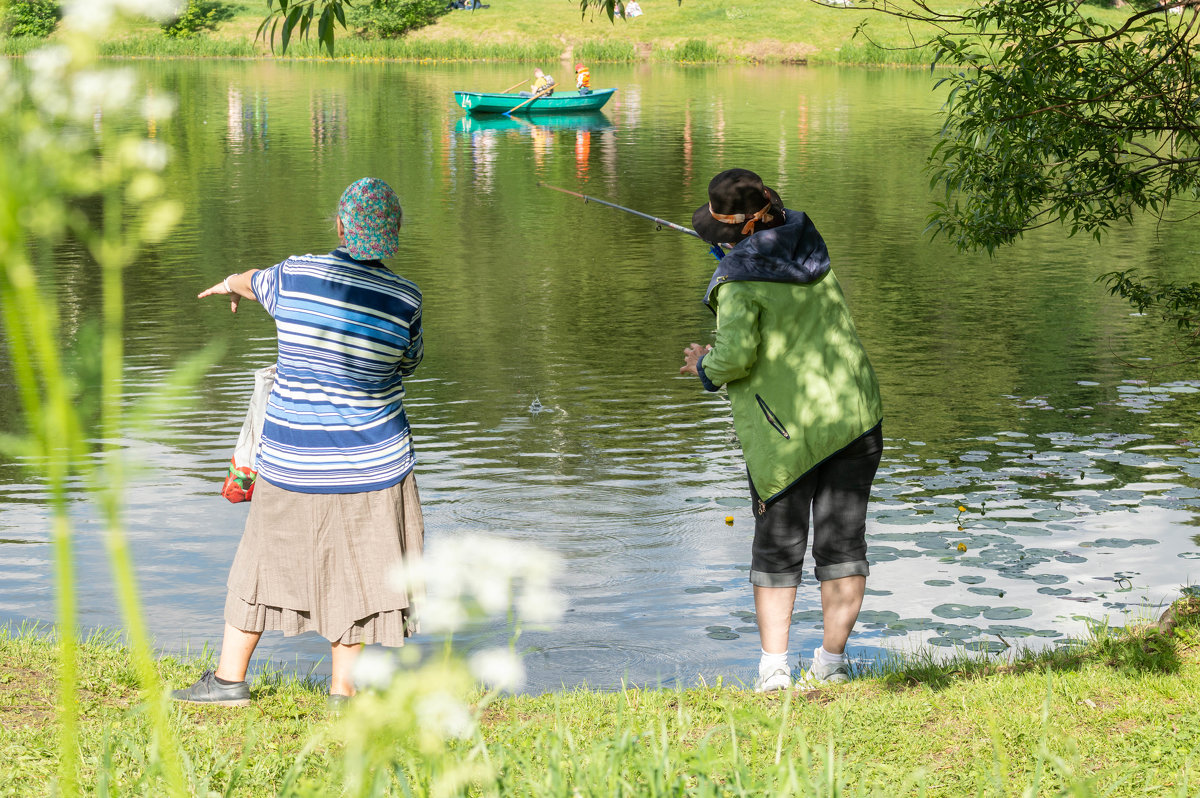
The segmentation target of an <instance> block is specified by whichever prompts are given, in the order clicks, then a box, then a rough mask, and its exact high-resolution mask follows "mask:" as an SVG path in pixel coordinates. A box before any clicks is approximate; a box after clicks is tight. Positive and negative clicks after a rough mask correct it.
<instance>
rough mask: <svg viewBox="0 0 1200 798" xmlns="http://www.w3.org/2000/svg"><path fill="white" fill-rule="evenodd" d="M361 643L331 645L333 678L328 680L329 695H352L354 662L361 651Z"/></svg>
mask: <svg viewBox="0 0 1200 798" xmlns="http://www.w3.org/2000/svg"><path fill="white" fill-rule="evenodd" d="M362 649H363V647H362V643H355V644H354V645H351V646H347V645H343V644H341V643H333V644H332V646H331V650H332V660H333V678H331V679H330V680H329V694H330V695H354V661H355V660H356V659H358V655H359V653H360V652H361V651H362Z"/></svg>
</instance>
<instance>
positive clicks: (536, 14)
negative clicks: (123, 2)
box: [0, 0, 1127, 65]
mask: <svg viewBox="0 0 1200 798" xmlns="http://www.w3.org/2000/svg"><path fill="white" fill-rule="evenodd" d="M230 5H231V6H233V7H234V8H235V9H236V14H235V15H234V17H233V18H232V19H230V20H229V21H227V22H224V23H222V24H221V26H220V27H219V28H218V29H217V30H216V31H215V32H212V33H206V34H203V35H200V36H197V37H194V38H190V39H168V38H167V37H165V36H163V35H162V34H161V33H160V32H159V31H158V30H157V28H155V27H154V26H151V25H143V26H132V27H128V28H127V29H126V30H125V31H124V32H123V33H122V34H120V35H118V36H114V37H112V38H110V40H109V41H107V42H105V44H104V52H105V53H106V54H108V55H120V56H131V57H139V56H144V57H268V56H269V55H270V51H269V49H268V48H267V47H266V46H265V45H264V44H263V43H262V42H257V43H256V42H255V41H254V34H255V31H256V29H257V27H258V23H259V22H260V21H261V19H262V15H263V10H264V7H265V3H263V2H261V1H259V2H250V1H249V0H239V1H238V2H231V3H230ZM945 5H946V10H951V11H952V10H954V9H955V8H958V7H961V4H957V5H956V4H954V3H949V4H945ZM939 7H940V6H939ZM642 8H643V9H644V11H645V14H644V15H643V16H640V17H637V18H634V19H630V20H622V19H619V18H618V19H617V20H616V21H615V22H610V21H609V20H608V18H607V17H605V16H593V15H591V14H589V15H587V16H581V14H580V12H579V6H578V4H577V3H576V2H574V0H494V2H492V3H491V4H490V8H487V9H481V10H479V11H473V12H472V11H453V12H451V13H450V14H448V15H447V16H445V17H443V18H442V19H441V20H440V21H439V22H438V23H437V24H436V25H433V26H431V27H429V28H425V29H423V30H420V31H417V32H415V33H413V34H411V35H410V36H408V37H407V38H404V39H400V40H387V41H379V40H367V39H361V38H356V37H354V36H352V35H350V34H349V33H339V36H340V38H339V41H338V45H337V55H338V57H339V58H350V59H389V60H391V59H399V60H415V61H424V60H434V61H462V60H494V61H525V62H538V63H547V62H552V61H556V60H559V59H561V60H564V61H572V60H575V59H584V60H588V61H592V62H614V63H620V62H647V61H649V62H655V61H659V62H672V63H739V62H740V63H794V64H818V63H825V64H831V63H832V64H922V65H924V64H928V63H929V62H930V60H931V53H930V52H929V51H928V50H926V49H923V48H919V47H918V48H914V45H916V44H919V43H920V42H921V41H922V40H923V34H922V32H921V31H920V30H919V29H913V28H910V26H909V25H908V24H906V23H905V22H903V21H902V20H899V19H896V18H894V17H891V16H887V15H884V14H878V13H872V12H869V11H866V10H862V9H856V8H829V7H821V6H818V5H817V4H815V3H812V2H809V0H795V2H790V3H784V4H781V3H777V2H773V1H772V0H733V2H732V3H731V2H727V1H726V0H720V1H719V0H683V2H682V3H676V2H675V0H647V2H645V3H643V4H642ZM1088 13H1091V14H1094V15H1096V16H1097V17H1100V18H1102V19H1106V20H1108V21H1110V22H1116V21H1118V20H1121V19H1123V18H1124V17H1125V16H1127V12H1125V11H1121V10H1115V9H1107V10H1106V9H1099V8H1093V7H1088ZM864 22H865V23H866V29H865V30H866V34H867V35H865V36H864V35H859V36H858V37H855V35H854V34H855V30H856V28H857V27H858V26H860V25H861V24H863V23H864ZM28 47H29V43H27V42H22V41H19V40H9V41H3V40H0V49H2V50H3V51H4V52H6V53H10V54H16V53H20V52H23V51H24V50H26V49H28ZM293 54H294V56H295V57H299V58H310V57H323V56H321V55H320V54H319V53H318V52H317V50H316V48H315V47H312V46H311V45H304V44H301V45H299V46H297V47H296V48H295V51H294V53H293V51H292V50H289V56H291V55H293Z"/></svg>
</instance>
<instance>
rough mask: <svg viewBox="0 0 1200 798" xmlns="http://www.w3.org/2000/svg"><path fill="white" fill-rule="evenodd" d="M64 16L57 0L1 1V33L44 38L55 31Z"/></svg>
mask: <svg viewBox="0 0 1200 798" xmlns="http://www.w3.org/2000/svg"><path fill="white" fill-rule="evenodd" d="M61 18H62V10H61V9H60V8H59V6H58V3H57V2H56V1H55V0H12V2H10V3H8V4H7V7H5V4H4V3H0V33H3V34H4V35H5V36H31V37H35V38H38V39H44V38H46V37H47V36H49V35H50V34H51V33H54V29H55V27H57V26H58V21H59V19H61Z"/></svg>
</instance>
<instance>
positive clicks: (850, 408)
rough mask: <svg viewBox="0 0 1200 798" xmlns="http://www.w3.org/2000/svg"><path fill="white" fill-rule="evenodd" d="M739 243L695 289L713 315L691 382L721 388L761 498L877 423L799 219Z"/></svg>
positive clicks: (818, 245)
mask: <svg viewBox="0 0 1200 798" xmlns="http://www.w3.org/2000/svg"><path fill="white" fill-rule="evenodd" d="M786 219H787V221H786V223H785V224H783V225H781V226H779V227H776V228H774V229H772V230H763V231H760V232H758V233H755V234H754V235H752V236H750V237H749V238H747V239H745V240H744V241H742V242H741V243H739V244H738V245H737V246H736V247H734V248H733V249H732V250H730V251H729V253H728V254H726V255H725V257H724V258H723V259H722V260H721V265H720V266H719V267H718V268H717V271H716V273H715V274H713V278H712V281H711V282H710V283H709V287H708V291H707V293H706V294H705V298H704V301H705V303H706V304H707V305H708V306H709V307H710V308H711V309H712V310H713V311H714V312H715V313H716V314H717V335H716V341H715V342H714V343H713V346H712V350H711V351H710V352H708V353H707V354H706V355H705V356H704V357H703V358H702V359H701V360H700V365H699V369H698V371H699V374H700V379H701V381H702V382H703V383H704V387H705V388H706V389H707V390H710V391H716V390H719V389H720V386H722V385H724V386H725V388H726V389H727V390H728V392H729V401H730V404H732V406H733V425H734V429H735V430H736V431H737V434H738V438H739V439H740V440H741V443H742V451H743V452H744V454H745V457H746V466H747V468H748V470H749V471H750V480H751V481H752V482H753V483H754V489H755V490H756V491H757V492H758V495H759V497H760V498H761V499H762V500H763V501H764V502H765V503H767V504H770V503H771V501H772V500H773V499H775V498H778V497H779V495H780V494H781V493H782V492H783V491H784V490H786V489H787V488H788V487H790V486H791V485H792V484H793V483H795V482H796V481H797V480H799V479H800V478H801V477H803V476H804V475H805V474H807V473H808V472H809V471H810V470H812V469H813V468H814V467H815V466H817V465H819V464H820V463H821V462H822V461H824V460H825V459H826V458H828V457H829V456H830V455H833V454H835V453H836V452H838V451H839V450H840V449H842V448H844V447H845V446H847V445H848V444H850V443H852V442H853V441H854V440H855V439H856V438H858V437H859V436H861V435H863V434H864V433H866V432H869V431H870V430H871V429H872V428H873V427H875V425H876V424H879V423H880V421H882V419H883V402H882V400H881V399H880V396H879V383H878V381H877V380H876V378H875V371H874V369H873V368H872V367H871V361H870V360H869V359H868V358H867V353H866V351H865V350H864V349H863V346H862V342H861V341H859V339H858V332H857V331H856V330H855V328H854V322H853V321H852V320H851V318H850V311H849V309H848V308H847V307H846V300H845V297H844V296H843V295H842V288H841V286H840V285H839V284H838V281H837V278H836V277H834V275H833V272H832V271H831V270H830V267H829V255H828V251H827V250H826V247H825V242H824V241H823V240H822V239H821V235H820V234H819V233H818V232H817V229H816V227H814V226H813V224H812V222H811V221H810V220H809V219H808V216H807V215H806V214H804V213H801V212H799V211H791V210H789V211H787V215H786Z"/></svg>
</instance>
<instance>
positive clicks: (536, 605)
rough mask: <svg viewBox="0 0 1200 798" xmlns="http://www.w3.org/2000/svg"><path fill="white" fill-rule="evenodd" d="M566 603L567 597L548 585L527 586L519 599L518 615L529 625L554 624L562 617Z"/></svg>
mask: <svg viewBox="0 0 1200 798" xmlns="http://www.w3.org/2000/svg"><path fill="white" fill-rule="evenodd" d="M566 603H567V602H566V597H565V596H563V594H562V593H560V592H559V591H557V590H552V589H551V588H550V587H549V586H548V585H533V586H530V585H526V587H525V590H523V591H522V593H521V595H520V597H519V598H518V599H517V615H518V616H519V617H520V618H521V620H523V621H528V622H529V623H536V624H545V623H552V622H553V621H557V620H558V619H559V618H561V617H562V614H563V610H565V609H566Z"/></svg>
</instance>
